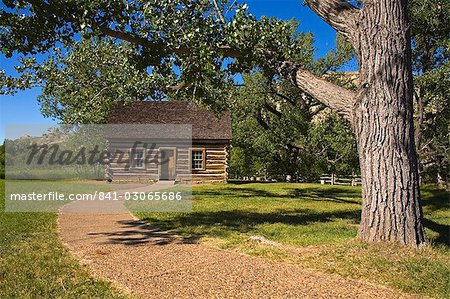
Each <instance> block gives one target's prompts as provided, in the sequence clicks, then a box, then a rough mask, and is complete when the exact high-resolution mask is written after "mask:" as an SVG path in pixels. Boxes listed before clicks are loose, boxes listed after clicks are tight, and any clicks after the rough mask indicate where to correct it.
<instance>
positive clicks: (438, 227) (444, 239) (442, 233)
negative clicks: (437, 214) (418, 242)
mask: <svg viewBox="0 0 450 299" xmlns="http://www.w3.org/2000/svg"><path fill="white" fill-rule="evenodd" d="M423 225H424V226H425V227H426V228H428V229H430V230H432V231H434V232H435V233H437V234H438V236H437V238H435V239H433V240H432V242H433V243H434V244H436V245H445V246H447V247H449V246H450V226H448V225H445V224H440V223H437V222H435V221H432V220H429V219H423Z"/></svg>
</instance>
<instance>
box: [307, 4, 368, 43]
mask: <svg viewBox="0 0 450 299" xmlns="http://www.w3.org/2000/svg"><path fill="white" fill-rule="evenodd" d="M305 2H306V4H307V5H308V6H309V8H311V10H312V11H314V12H315V13H316V14H317V15H319V16H320V17H321V18H322V19H323V20H324V21H325V22H327V23H328V24H329V25H330V26H331V27H333V28H334V29H336V30H337V31H338V32H339V33H341V34H342V35H344V36H345V37H347V38H349V37H350V35H351V32H352V31H353V29H355V28H354V23H353V22H354V15H355V14H356V13H357V12H358V11H359V9H358V8H356V7H355V6H353V5H351V4H350V3H348V2H347V1H345V0H305Z"/></svg>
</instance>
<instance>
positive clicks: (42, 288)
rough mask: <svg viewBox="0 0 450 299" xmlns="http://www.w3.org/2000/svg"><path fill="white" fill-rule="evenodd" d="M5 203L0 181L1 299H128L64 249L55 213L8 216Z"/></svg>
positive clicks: (13, 214)
mask: <svg viewBox="0 0 450 299" xmlns="http://www.w3.org/2000/svg"><path fill="white" fill-rule="evenodd" d="M67 184H68V185H70V183H67ZM89 188H93V187H89V186H87V185H86V190H89ZM4 200H5V199H4V181H1V180H0V209H1V211H0V223H1V226H0V298H124V297H125V296H124V295H123V294H121V293H120V292H119V291H118V290H116V289H114V288H113V287H112V286H111V285H110V284H109V283H107V282H105V281H102V280H98V279H94V278H92V277H91V276H90V275H89V272H88V269H87V268H86V267H84V266H81V265H80V264H79V263H78V262H77V261H76V260H75V259H74V258H73V257H72V256H71V255H70V253H69V252H68V251H67V250H66V249H65V248H64V247H63V245H62V244H61V242H60V240H59V238H58V235H57V225H56V214H55V213H5V212H4V204H5V201H4Z"/></svg>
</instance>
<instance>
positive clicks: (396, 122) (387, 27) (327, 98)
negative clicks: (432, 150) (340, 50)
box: [296, 0, 425, 246]
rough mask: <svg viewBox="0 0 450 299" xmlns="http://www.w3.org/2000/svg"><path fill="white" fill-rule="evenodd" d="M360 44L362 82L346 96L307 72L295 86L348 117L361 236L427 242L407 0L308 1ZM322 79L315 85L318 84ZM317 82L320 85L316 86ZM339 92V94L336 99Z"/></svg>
mask: <svg viewBox="0 0 450 299" xmlns="http://www.w3.org/2000/svg"><path fill="white" fill-rule="evenodd" d="M306 3H307V4H308V6H309V7H310V8H311V9H312V10H313V11H314V12H316V13H317V14H318V15H319V16H320V17H321V18H322V19H324V20H325V21H326V22H327V23H328V24H330V25H331V26H332V27H333V28H335V29H336V30H337V31H338V32H340V33H341V34H343V35H344V36H346V37H347V39H348V40H349V41H350V42H351V43H352V45H353V47H354V48H355V51H356V55H357V59H358V63H359V67H360V70H359V73H360V82H361V86H360V89H359V91H358V92H357V93H353V94H351V95H349V92H342V88H339V87H337V86H332V85H331V84H320V79H318V78H314V77H311V75H310V74H308V73H306V72H305V71H301V70H299V71H298V72H297V74H296V83H297V85H298V86H299V87H300V88H302V89H304V90H305V91H307V92H308V93H309V94H311V95H312V96H313V97H316V98H317V99H318V100H320V101H322V102H324V103H325V104H327V105H328V106H330V107H331V108H334V109H335V110H336V111H337V112H338V113H340V114H341V115H343V116H344V117H346V118H347V119H349V120H350V121H351V123H352V125H353V127H354V130H355V133H356V137H357V141H358V151H359V159H360V166H361V177H362V185H363V207H362V214H361V225H360V229H359V236H360V238H361V239H363V240H366V241H384V240H387V241H393V242H398V243H401V244H406V245H410V246H421V245H423V244H424V243H425V238H424V233H423V227H422V210H421V206H420V202H419V200H420V191H419V177H418V169H417V154H416V149H415V145H414V128H413V86H412V79H413V78H412V70H411V48H410V43H411V38H410V33H409V27H408V18H407V2H406V0H366V1H365V2H364V7H363V8H361V9H359V8H356V7H354V6H352V5H350V4H349V3H348V2H346V1H343V0H306ZM315 83H317V84H315ZM315 85H316V86H315ZM336 95H340V96H341V97H340V98H339V97H336Z"/></svg>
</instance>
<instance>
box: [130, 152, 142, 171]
mask: <svg viewBox="0 0 450 299" xmlns="http://www.w3.org/2000/svg"><path fill="white" fill-rule="evenodd" d="M131 167H132V168H144V150H142V149H135V150H133V152H132V155H131Z"/></svg>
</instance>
